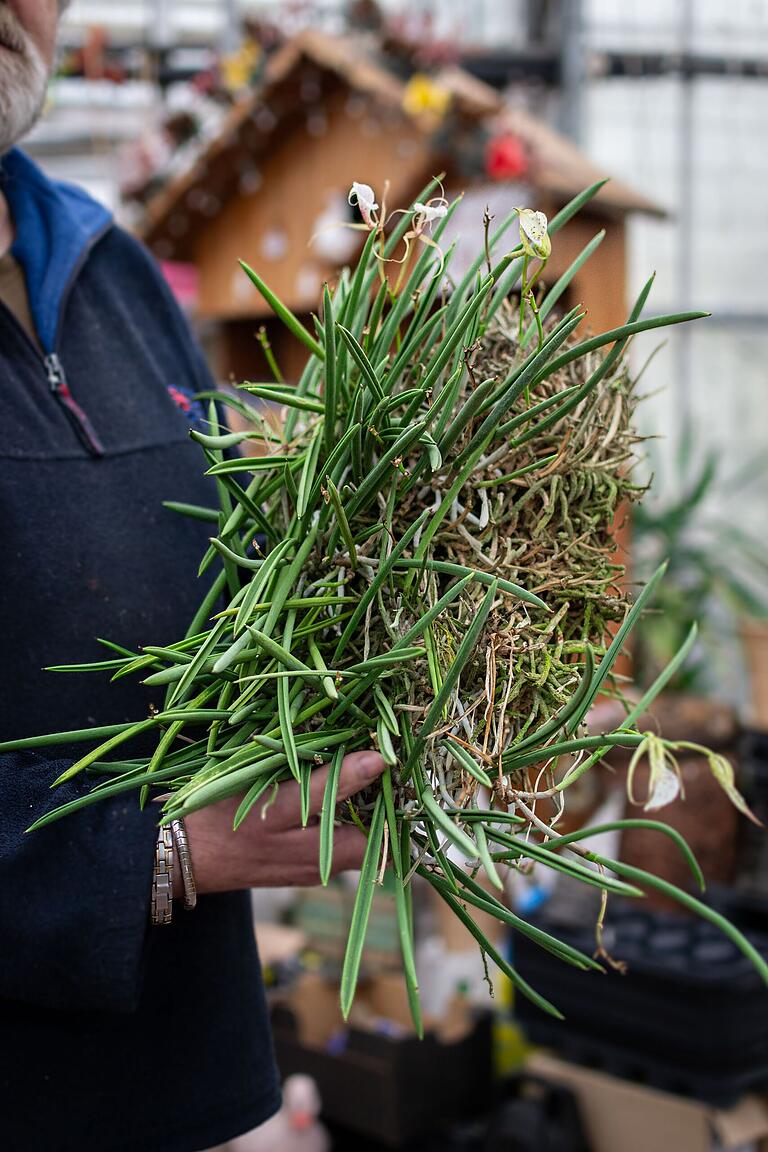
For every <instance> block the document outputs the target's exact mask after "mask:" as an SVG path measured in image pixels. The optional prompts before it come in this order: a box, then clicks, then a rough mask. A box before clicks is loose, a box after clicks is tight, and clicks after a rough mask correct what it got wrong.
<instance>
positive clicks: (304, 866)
mask: <svg viewBox="0 0 768 1152" xmlns="http://www.w3.org/2000/svg"><path fill="white" fill-rule="evenodd" d="M281 840H282V842H283V843H282V845H281V846H284V848H285V852H286V855H287V856H288V857H289V858H290V868H291V870H296V871H297V872H299V873H300V874H304V876H305V878H304V879H302V880H299V881H297V883H303V884H317V883H318V882H319V880H320V830H319V829H318V828H317V827H313V828H292V829H291V830H290V831H287V832H285V834H284V838H283V837H281ZM365 844H366V840H365V836H363V834H362V832H361V831H360V830H359V828H355V827H354V826H353V825H352V824H343V825H341V826H340V827H338V828H334V830H333V874H334V876H335V875H336V873H337V872H350V871H352V870H353V869H354V870H357V869H359V868H361V867H362V864H363V856H364V855H365Z"/></svg>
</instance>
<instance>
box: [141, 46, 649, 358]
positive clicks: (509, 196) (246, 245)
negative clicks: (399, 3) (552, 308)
mask: <svg viewBox="0 0 768 1152" xmlns="http://www.w3.org/2000/svg"><path fill="white" fill-rule="evenodd" d="M440 172H444V173H445V176H444V181H443V184H444V189H445V195H446V196H447V197H448V198H449V199H450V198H452V197H453V196H455V195H456V194H458V193H459V192H463V193H465V196H464V200H463V203H462V205H461V207H460V209H459V211H458V213H457V214H456V216H455V217H454V220H453V221H452V228H453V232H452V234H451V237H450V238H448V242H450V239H457V242H458V249H457V254H456V260H457V262H458V264H459V271H460V264H461V258H462V256H461V246H462V241H461V239H460V237H461V236H463V237H464V243H466V244H468V245H469V248H470V249H471V255H472V256H474V253H475V252H476V250H477V246H478V243H479V242H481V238H482V220H483V212H484V209H485V208H486V207H488V208H489V209H490V212H491V214H493V215H495V216H496V218H497V219H501V218H502V216H505V215H506V214H507V213H508V212H509V210H510V208H512V207H513V206H515V205H519V206H524V205H525V206H529V207H534V208H536V209H540V210H542V211H544V212H546V213H547V214H548V215H552V214H554V212H555V211H557V209H558V208H559V207H561V206H562V205H563V204H564V203H566V202H567V201H568V200H569V199H571V197H573V196H574V195H576V193H577V192H579V191H581V190H582V189H583V188H584V187H586V186H587V185H590V184H592V183H594V182H595V181H596V180H599V179H600V178H601V175H602V174H601V173H600V172H599V171H598V170H596V169H595V167H594V166H593V165H592V163H591V162H590V161H589V160H588V159H587V158H586V157H585V156H584V155H583V153H581V152H580V151H579V150H578V149H577V148H576V147H575V146H574V145H573V144H572V143H570V141H568V140H566V139H565V138H564V137H562V136H560V135H559V134H558V133H556V132H555V131H553V129H551V128H550V127H548V126H547V125H546V124H545V123H544V122H543V121H540V120H538V119H536V118H534V117H533V116H531V115H530V114H529V113H527V112H525V111H522V110H520V109H510V108H509V107H508V106H507V105H506V104H505V103H504V101H503V100H502V98H501V97H500V96H499V94H498V93H497V92H496V91H495V90H494V89H492V88H490V87H488V86H487V85H485V84H483V83H481V82H480V81H478V80H476V79H475V78H474V77H472V76H470V75H469V74H468V73H466V72H464V71H462V70H460V69H458V68H447V69H444V70H443V71H441V72H439V73H437V74H435V75H432V76H429V77H427V76H418V75H417V76H412V77H411V78H410V79H407V78H406V79H404V78H402V76H401V75H399V74H398V73H397V72H396V71H394V70H389V69H388V68H387V67H386V65H385V64H382V63H381V62H379V61H378V60H374V59H373V57H372V56H371V55H369V54H368V52H367V51H366V50H365V49H364V48H363V47H362V46H360V45H359V44H358V43H357V42H355V41H351V40H349V39H341V38H333V37H329V36H325V35H321V34H319V33H316V32H312V31H306V32H304V33H302V34H301V35H299V36H297V37H295V38H294V39H292V40H290V41H289V42H288V43H286V44H285V45H284V46H283V47H282V48H280V49H279V50H278V51H277V52H276V53H275V54H274V55H273V56H272V57H271V58H270V60H269V61H268V63H267V65H266V68H265V70H264V73H263V76H262V78H261V80H260V82H259V83H258V85H257V86H256V87H255V88H254V90H253V91H251V92H249V93H248V95H247V96H246V97H245V98H242V99H240V101H239V102H238V103H236V104H235V105H234V106H233V107H232V108H231V110H230V111H229V112H228V114H227V116H226V118H225V120H224V122H223V124H222V126H221V129H220V131H219V133H218V135H217V136H216V137H215V138H213V139H211V140H210V141H209V142H208V143H207V144H206V145H205V146H203V147H202V148H201V150H200V152H199V154H198V156H197V158H196V160H195V162H194V164H193V165H192V166H191V167H189V169H188V170H187V171H186V172H185V173H184V174H182V175H179V176H177V177H176V178H174V179H173V180H171V181H169V182H168V183H167V184H166V185H165V186H164V187H162V188H161V189H160V191H158V192H157V193H156V194H155V195H154V196H153V197H152V198H151V199H150V200H149V201H148V202H147V204H146V210H145V215H144V218H143V221H142V223H141V226H140V228H139V231H140V234H141V236H142V237H143V239H144V240H145V241H146V242H147V244H148V245H149V246H150V248H152V249H153V250H154V252H155V253H156V254H157V255H158V256H159V257H161V258H163V259H166V260H179V261H188V262H191V263H193V264H194V265H195V266H196V268H197V271H198V278H199V300H198V307H197V311H198V314H199V316H200V318H202V319H205V320H208V321H215V322H216V323H215V326H216V329H217V331H218V335H219V339H218V354H217V356H216V359H217V361H218V363H217V364H216V368H217V370H218V372H219V374H220V375H221V376H223V377H226V376H227V375H231V376H233V377H235V378H240V379H242V378H244V377H250V378H251V379H254V378H256V376H257V375H258V374H259V373H260V372H261V371H262V368H260V367H259V363H260V355H261V354H260V349H259V345H258V344H257V342H256V341H255V338H254V337H255V334H256V331H257V329H258V328H259V326H260V325H262V324H264V323H265V322H267V320H268V317H269V315H270V313H269V309H268V307H267V306H266V304H265V302H264V301H263V299H262V298H261V297H260V295H259V293H258V292H257V291H256V289H255V288H254V287H253V286H252V284H251V283H250V281H249V280H248V278H247V277H246V276H245V274H244V273H243V272H242V270H241V269H240V266H239V263H238V261H239V260H240V259H243V260H245V261H247V262H248V263H249V264H250V265H251V266H252V267H254V268H255V269H256V270H257V271H258V272H259V274H260V275H261V276H262V277H263V279H264V280H265V281H266V282H267V283H268V284H269V285H270V287H271V288H272V289H273V290H274V291H275V292H276V293H277V295H278V296H279V297H280V298H281V299H282V300H283V301H284V302H285V303H286V304H287V305H288V306H289V307H290V308H291V309H292V310H293V311H294V312H296V313H297V314H300V315H307V316H308V315H309V313H311V312H316V311H317V310H318V306H319V302H320V297H321V293H322V286H323V283H324V282H325V281H327V280H331V281H332V280H333V279H334V276H335V274H336V272H337V270H338V269H339V268H340V267H341V266H343V265H344V264H346V263H348V262H350V261H353V260H354V258H355V256H356V254H357V252H358V251H359V248H360V246H361V242H362V233H361V232H359V231H356V230H354V229H352V228H349V227H348V225H349V224H352V223H355V222H356V220H359V217H358V216H356V213H355V210H354V208H353V207H351V206H350V204H349V201H348V192H349V189H350V187H351V185H352V183H353V181H361V182H365V183H366V184H369V185H371V186H372V187H373V188H374V189H375V191H376V193H377V195H378V196H379V197H382V196H383V195H384V193H385V188H386V204H387V209H388V210H393V209H396V208H402V207H405V206H407V205H408V204H410V203H411V202H412V200H413V198H414V197H415V196H417V195H418V193H419V191H420V189H421V188H422V187H423V186H424V185H425V184H426V183H427V181H428V180H429V179H430V178H431V177H433V176H435V175H437V174H438V173H440ZM635 211H638V212H644V213H651V214H655V215H661V214H662V213H661V210H660V209H659V208H658V207H657V206H656V205H654V204H653V203H651V202H650V201H648V200H646V199H645V198H644V197H642V196H640V195H639V194H637V193H636V192H634V191H633V190H632V189H630V188H628V187H627V186H626V185H624V184H622V183H621V182H619V181H611V182H609V183H607V184H606V185H605V187H604V188H603V189H601V191H600V192H599V194H598V195H597V197H596V198H595V199H594V201H593V202H592V203H591V205H590V207H589V210H588V211H586V212H583V213H581V214H580V215H579V216H577V217H576V218H575V219H574V220H573V221H571V222H570V223H569V224H568V225H567V226H566V228H565V229H564V230H563V231H562V232H560V233H559V234H558V237H557V243H556V244H555V245H554V249H553V255H552V259H551V260H550V262H549V266H548V268H547V278H548V279H550V278H552V279H554V278H557V276H558V275H560V273H562V272H563V271H564V270H565V269H566V268H567V267H568V265H569V264H570V263H571V261H572V260H573V259H574V257H575V256H576V255H577V254H578V252H579V251H580V250H581V249H582V248H583V247H584V245H585V244H586V243H587V242H588V241H589V240H590V239H591V238H592V237H593V236H594V235H595V234H596V233H597V232H598V231H600V230H601V229H605V232H606V235H605V238H604V240H603V242H602V244H601V245H600V246H599V248H598V249H597V251H596V252H595V254H594V256H593V257H592V259H591V260H590V261H589V263H588V264H587V265H586V266H585V267H584V269H583V270H582V271H580V272H579V273H578V274H577V276H576V278H575V279H574V281H573V282H572V284H571V285H570V288H569V302H573V303H575V302H581V303H582V304H584V305H585V306H586V307H587V309H588V312H589V323H590V324H591V326H592V327H594V328H595V329H603V328H610V327H612V326H614V325H616V324H619V323H621V322H622V321H623V320H624V319H625V317H626V306H625V300H624V298H623V297H624V293H623V291H622V289H621V287H620V286H622V285H624V283H625V281H626V268H625V260H626V251H625V249H626V235H625V221H626V217H627V214H628V213H630V212H635ZM469 258H471V257H469ZM274 340H275V352H276V355H277V357H278V360H279V362H280V363H281V368H282V370H283V373H284V374H285V375H286V376H287V377H291V376H295V375H296V374H297V372H298V370H299V368H300V356H301V349H300V347H298V346H296V347H292V346H291V344H290V342H288V341H285V340H284V337H283V336H281V334H280V333H279V332H278V331H277V330H275V332H274ZM281 340H282V341H283V343H282V345H281V343H280V341H281Z"/></svg>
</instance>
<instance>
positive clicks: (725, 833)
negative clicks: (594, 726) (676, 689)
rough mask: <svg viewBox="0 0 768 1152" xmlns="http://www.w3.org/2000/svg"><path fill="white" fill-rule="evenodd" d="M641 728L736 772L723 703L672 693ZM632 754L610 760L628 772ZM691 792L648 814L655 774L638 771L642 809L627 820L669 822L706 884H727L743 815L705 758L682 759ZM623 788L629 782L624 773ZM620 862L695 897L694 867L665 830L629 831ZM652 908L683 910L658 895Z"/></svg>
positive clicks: (632, 808) (731, 717) (631, 808)
mask: <svg viewBox="0 0 768 1152" xmlns="http://www.w3.org/2000/svg"><path fill="white" fill-rule="evenodd" d="M640 727H641V728H642V729H644V730H648V729H650V730H651V731H654V732H658V733H659V734H660V735H663V736H665V737H667V738H668V739H670V740H689V741H692V742H694V743H697V744H702V745H704V746H705V747H708V748H711V749H712V750H714V751H718V752H721V753H722V754H723V755H726V756H728V758H729V759H730V760H731V762H732V763H733V764H734V766H735V767H736V768H737V771H738V765H737V764H736V759H735V748H736V745H737V738H738V724H737V718H736V714H735V712H734V710H733V709H732V708H730V707H729V706H728V705H725V704H722V703H720V702H718V701H713V700H708V699H704V698H698V697H691V696H676V695H674V694H670V695H668V696H664V697H663V698H661V699H660V700H658V701H657V702H656V703H655V704H654V706H653V709H652V711H651V712H650V713H649V715H648V716H647V717H645V718H644V719H643V722H642V723H641V725H640ZM628 760H629V757H628V756H627V755H626V754H622V755H621V756H612V757H611V763H613V764H615V765H616V767H617V768H622V769H626V765H627V763H628ZM678 762H679V764H680V770H681V774H682V779H683V788H684V791H685V799H684V800H676V801H674V802H673V803H672V804H669V805H667V806H666V807H665V808H662V809H661V810H660V811H659V812H653V813H648V814H646V813H644V812H643V809H642V801H643V800H644V798H645V797H647V795H648V778H649V768H648V766H647V764H645V763H643V764H642V765H641V766H640V767H638V769H637V771H636V773H635V778H634V785H633V792H634V795H635V797H636V799H637V800H638V801H640V803H639V804H635V805H633V804H630V803H629V801H627V802H626V806H625V811H624V815H625V816H626V817H632V816H634V817H643V816H645V815H649V816H652V817H653V818H654V819H658V820H660V821H661V822H662V823H665V824H669V825H670V826H671V827H672V828H674V829H676V830H677V831H678V832H680V834H681V835H682V836H683V837H684V838H685V840H686V841H687V843H688V844H689V846H690V848H691V850H692V852H693V854H694V855H695V856H696V858H697V860H698V861H699V864H700V865H701V869H702V871H703V873H704V877H705V879H706V881H707V883H708V884H727V883H729V882H730V881H732V880H733V878H734V875H735V871H736V865H737V847H738V839H739V821H740V817H739V814H738V812H737V811H736V809H735V808H734V807H733V805H732V804H731V802H730V800H729V799H728V797H727V796H726V795H725V793H724V792H723V790H722V788H721V787H720V785H719V784H718V783H717V781H716V780H715V779H714V777H713V775H712V772H711V771H710V768H709V764H708V761H707V759H706V757H705V756H700V755H697V754H695V753H685V754H678ZM621 780H622V786H623V785H624V783H625V780H626V777H625V775H624V772H622V774H621ZM619 859H621V860H623V861H624V862H625V863H627V864H632V865H634V866H635V867H637V868H644V869H645V870H646V871H648V872H652V873H654V874H655V875H656V876H659V877H661V878H662V879H664V880H667V881H669V882H670V883H672V884H676V885H677V886H678V887H680V888H683V889H685V890H688V891H690V890H691V889H692V878H691V874H690V871H689V869H688V866H687V865H686V863H685V861H684V860H683V858H682V856H681V854H680V852H679V850H678V848H677V847H676V846H675V845H674V844H673V842H672V841H671V840H670V839H669V838H668V837H666V836H664V835H663V834H661V833H659V832H651V831H648V830H645V829H631V830H628V831H626V832H624V834H623V835H622V838H621V846H620V851H619ZM647 904H648V905H652V906H653V907H655V908H663V909H668V910H673V909H674V910H675V911H677V912H679V911H680V905H679V904H677V903H676V902H675V901H673V900H671V899H668V898H667V897H665V896H663V895H660V894H658V893H649V895H648V897H647Z"/></svg>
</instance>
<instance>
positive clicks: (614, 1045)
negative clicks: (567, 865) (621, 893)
mask: <svg viewBox="0 0 768 1152" xmlns="http://www.w3.org/2000/svg"><path fill="white" fill-rule="evenodd" d="M537 923H538V924H539V926H540V927H543V928H546V929H547V930H548V931H550V932H554V933H555V934H556V935H558V936H560V937H561V938H563V939H565V940H567V941H568V942H569V943H571V944H574V945H575V946H576V947H578V948H581V950H582V951H584V952H586V953H588V954H591V953H592V952H593V951H594V947H595V938H594V932H593V931H589V930H588V931H584V930H582V929H578V930H575V929H573V928H571V929H568V928H567V927H564V926H563V925H562V924H556V923H553V922H552V921H550V920H547V919H544V918H540V919H539V920H538V921H537ZM751 939H752V942H753V944H754V945H755V946H756V947H757V948H758V950H759V951H760V952H761V953H762V954H763V955H766V956H768V936H764V935H753V936H752V937H751ZM604 942H605V945H606V947H607V949H608V951H609V953H610V954H611V956H612V958H613V959H614V960H616V961H622V962H623V963H624V964H626V965H627V971H626V974H624V975H622V974H621V973H619V972H617V971H615V970H613V969H611V968H608V969H607V971H606V972H605V973H604V974H601V973H599V972H583V971H581V970H579V969H576V968H572V967H570V966H568V965H565V964H563V963H562V961H559V960H557V959H556V957H554V956H551V955H549V954H548V953H546V952H543V951H542V950H541V949H540V948H536V947H535V946H534V945H532V944H531V943H529V942H528V941H527V940H525V939H519V940H517V941H516V944H515V955H514V962H515V964H516V966H517V967H518V969H519V970H520V973H521V975H523V976H524V977H525V978H526V979H527V980H528V981H530V982H531V983H532V984H533V986H534V987H535V988H536V989H537V990H538V991H539V992H541V993H543V994H544V995H545V996H546V997H547V998H548V999H550V1000H551V1001H552V1002H553V1003H554V1004H555V1005H556V1006H557V1007H558V1008H559V1009H560V1010H561V1011H562V1012H563V1013H564V1014H565V1017H566V1021H565V1023H564V1024H563V1023H559V1022H557V1021H555V1020H553V1019H552V1018H551V1017H548V1016H545V1015H544V1014H543V1013H542V1012H540V1011H539V1010H538V1009H537V1008H535V1007H534V1006H533V1005H531V1004H530V1003H529V1002H528V1001H526V1000H524V999H523V997H519V998H518V1000H517V1011H518V1014H519V1017H520V1019H521V1021H522V1022H523V1024H524V1025H525V1028H526V1031H527V1033H528V1035H529V1036H530V1038H531V1039H532V1040H533V1041H535V1042H537V1043H541V1044H545V1045H546V1046H547V1047H549V1048H552V1049H554V1050H556V1051H558V1052H560V1053H562V1054H563V1055H564V1056H567V1057H568V1058H569V1059H571V1060H576V1061H578V1062H579V1063H583V1064H587V1065H589V1066H591V1067H596V1068H600V1069H601V1070H603V1071H606V1072H610V1073H611V1074H613V1075H616V1076H620V1077H623V1078H625V1079H630V1080H634V1081H640V1082H641V1083H647V1084H650V1085H652V1086H654V1087H658V1088H660V1089H663V1090H666V1091H670V1092H676V1093H678V1094H681V1095H686V1096H692V1097H695V1098H696V1099H700V1100H704V1101H706V1102H707V1103H709V1104H713V1105H715V1106H717V1107H727V1106H728V1105H730V1104H732V1103H733V1102H735V1100H737V1099H738V1097H739V1096H741V1095H742V1094H743V1093H744V1092H745V1091H748V1090H753V1089H757V1088H762V1087H768V988H766V987H765V985H764V984H763V983H762V981H761V979H760V977H759V976H758V974H757V972H756V971H755V970H754V968H753V967H752V966H751V964H750V963H749V961H748V960H747V959H746V958H745V957H744V956H743V955H742V953H741V952H740V951H739V950H738V949H737V948H736V947H735V945H734V944H732V943H731V941H730V940H728V939H727V938H726V937H724V936H723V935H722V933H721V932H720V931H719V930H718V929H717V928H715V927H714V926H713V925H710V924H708V923H707V922H706V921H701V920H699V919H695V918H683V917H674V916H669V915H665V914H658V913H649V912H640V911H635V910H632V911H622V912H617V913H615V914H614V915H613V916H612V918H611V919H609V921H608V922H607V924H606V930H605V933H604Z"/></svg>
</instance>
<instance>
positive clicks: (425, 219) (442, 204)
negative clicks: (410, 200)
mask: <svg viewBox="0 0 768 1152" xmlns="http://www.w3.org/2000/svg"><path fill="white" fill-rule="evenodd" d="M413 214H414V216H419V217H422V223H423V224H431V223H432V222H433V221H434V220H442V219H443V217H444V216H447V214H448V203H447V201H445V200H435V201H430V202H429V204H422V202H421V201H420V200H416V201H415V203H414V205H413Z"/></svg>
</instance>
